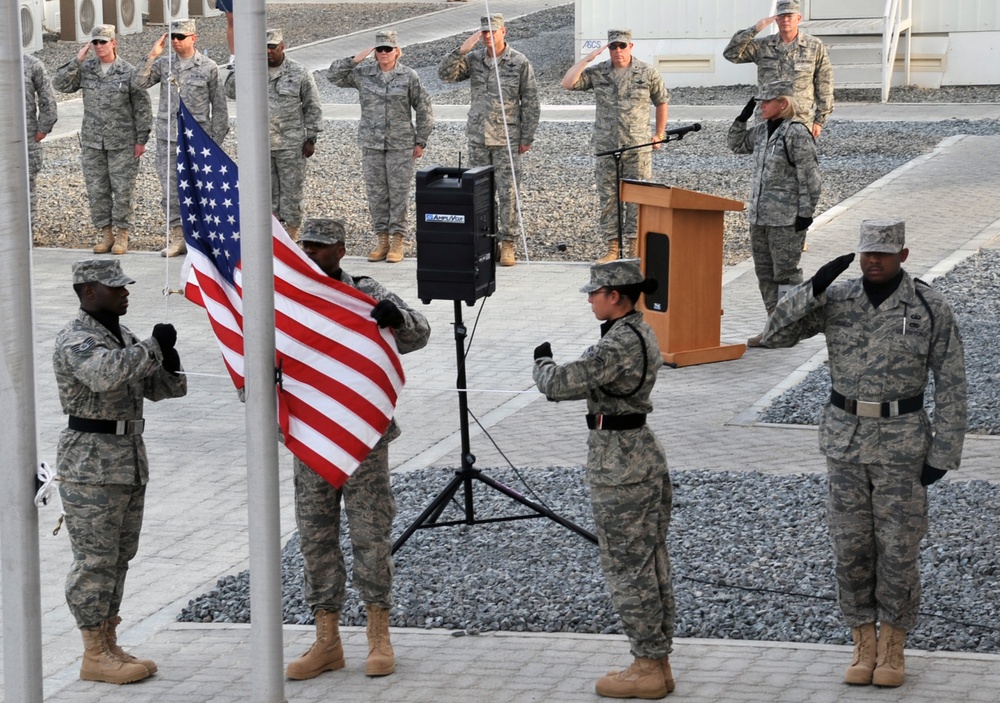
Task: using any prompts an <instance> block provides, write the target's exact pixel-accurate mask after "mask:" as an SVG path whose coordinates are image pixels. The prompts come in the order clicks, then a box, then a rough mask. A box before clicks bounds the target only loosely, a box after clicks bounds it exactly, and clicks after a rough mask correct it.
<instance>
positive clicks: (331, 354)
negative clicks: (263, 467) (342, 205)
mask: <svg viewBox="0 0 1000 703" xmlns="http://www.w3.org/2000/svg"><path fill="white" fill-rule="evenodd" d="M178 113H179V114H178V120H177V129H178V135H177V189H178V194H179V196H180V197H179V199H180V204H181V220H182V224H183V226H184V240H185V242H186V243H187V247H188V259H187V261H188V264H190V267H191V269H190V273H189V274H188V279H187V285H186V286H185V289H184V294H185V296H186V297H187V298H188V300H191V301H192V302H195V303H197V304H198V305H201V306H202V307H204V308H205V310H206V312H207V313H208V319H209V322H210V323H211V325H212V330H213V331H214V332H215V337H216V339H217V340H218V342H219V348H220V349H221V350H222V358H223V361H224V362H225V364H226V368H228V369H229V374H230V376H232V379H233V383H234V384H235V385H236V387H237V388H243V386H244V378H243V300H242V291H243V287H242V271H241V268H240V212H239V178H238V172H237V168H236V164H235V163H234V162H233V160H232V159H230V158H229V156H228V155H227V154H226V153H225V152H224V151H223V150H222V148H221V147H219V145H218V144H216V143H215V142H214V141H212V138H211V137H209V136H208V134H206V133H205V131H204V130H203V129H202V128H201V126H200V125H199V124H198V123H197V121H195V119H194V117H192V116H191V113H190V112H189V111H188V109H187V107H185V106H184V103H181V105H180V108H179V110H178ZM271 236H272V241H273V246H274V321H275V351H276V365H277V367H278V368H279V369H280V370H281V383H280V384H279V385H278V387H277V395H278V421H279V425H280V426H281V431H282V433H283V434H284V436H285V446H287V447H288V449H289V450H290V451H291V452H292V453H293V454H294V455H295V456H297V457H298V458H299V459H301V460H302V461H303V462H304V463H305V464H306V466H308V467H309V468H311V469H312V470H313V471H315V472H316V473H318V474H319V475H320V476H322V477H323V478H325V479H326V480H327V481H329V482H330V483H331V484H332V485H334V486H335V487H337V488H340V487H341V486H342V485H343V484H344V481H346V480H347V477H348V476H350V474H351V473H352V472H353V471H354V470H355V469H356V468H357V467H358V465H359V464H360V463H361V462H362V461H363V460H364V458H365V457H366V456H367V455H368V452H369V451H371V448H372V447H374V446H375V443H376V442H378V440H379V438H380V437H381V436H382V434H383V433H384V432H385V430H386V428H387V427H388V426H389V422H390V421H391V420H392V413H393V410H394V409H395V406H396V399H397V398H398V396H399V391H400V390H401V389H402V387H403V383H404V375H403V366H402V364H401V363H400V360H399V353H398V352H397V350H396V343H395V339H394V338H393V336H392V334H391V332H389V330H388V329H380V328H379V327H378V325H376V324H375V321H374V320H373V319H372V318H371V316H370V313H371V310H372V307H373V306H374V304H375V301H374V300H372V299H371V298H369V297H368V296H367V295H365V294H364V293H362V292H361V291H359V290H357V289H355V288H352V287H351V286H348V285H345V284H343V283H341V282H340V281H337V280H334V279H332V278H330V277H329V276H327V275H326V274H325V273H323V272H322V271H321V270H320V269H319V268H318V267H317V266H316V265H315V264H314V263H313V262H312V261H310V260H309V258H308V257H307V256H306V255H305V254H304V253H303V252H302V250H301V249H299V247H298V246H296V244H295V243H294V242H293V241H292V240H291V238H290V237H289V236H288V234H287V233H286V232H285V230H284V229H282V227H281V225H280V224H279V223H278V221H277V220H276V219H275V218H274V217H273V216H272V217H271Z"/></svg>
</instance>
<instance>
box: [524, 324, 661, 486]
mask: <svg viewBox="0 0 1000 703" xmlns="http://www.w3.org/2000/svg"><path fill="white" fill-rule="evenodd" d="M605 324H607V323H605ZM661 366H663V357H662V356H661V355H660V346H659V342H657V340H656V335H655V334H654V333H653V330H652V328H651V327H650V326H649V325H647V324H646V323H645V322H644V321H643V319H642V313H640V312H632V313H629V314H628V315H625V316H624V317H621V318H619V319H618V320H615V321H614V322H613V323H612V324H611V325H610V327H608V328H607V332H606V333H605V334H604V336H602V337H601V339H600V341H599V342H598V343H597V344H595V345H594V346H592V347H590V348H588V349H587V350H586V351H585V352H584V353H583V356H582V357H580V358H579V359H577V360H576V361H571V362H569V363H568V364H564V365H562V366H560V365H559V364H556V362H555V361H553V360H552V359H551V358H541V359H538V360H536V361H535V368H534V372H533V374H532V376H533V377H534V380H535V385H537V386H538V390H540V391H541V392H542V393H544V394H545V397H546V398H548V399H549V400H556V401H559V400H583V399H586V401H587V411H588V412H589V413H591V414H601V415H627V414H631V413H650V412H652V410H653V403H652V402H651V401H650V398H649V396H650V394H651V393H652V391H653V385H654V384H655V383H656V374H657V372H658V371H659V370H660V367H661ZM587 449H588V452H587V480H588V481H589V482H590V484H591V485H595V486H615V485H624V484H629V483H637V482H639V481H646V480H650V479H653V478H656V477H657V476H662V475H663V474H664V473H665V472H666V470H667V460H666V456H665V455H664V453H663V448H662V447H660V444H659V442H657V440H656V436H655V435H654V434H653V433H652V431H651V430H650V429H649V427H648V426H646V425H643V426H642V427H640V428H638V429H635V430H621V431H614V430H591V431H590V433H589V435H588V437H587Z"/></svg>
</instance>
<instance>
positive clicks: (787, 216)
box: [729, 119, 821, 313]
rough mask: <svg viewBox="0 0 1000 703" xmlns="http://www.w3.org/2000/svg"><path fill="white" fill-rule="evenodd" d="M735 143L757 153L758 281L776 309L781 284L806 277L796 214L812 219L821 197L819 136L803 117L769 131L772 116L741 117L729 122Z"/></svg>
mask: <svg viewBox="0 0 1000 703" xmlns="http://www.w3.org/2000/svg"><path fill="white" fill-rule="evenodd" d="M729 148H730V149H732V150H733V152H735V153H737V154H754V155H755V157H756V160H755V164H754V171H753V186H752V187H751V189H750V199H749V201H748V202H747V220H748V221H749V222H750V245H751V250H752V252H753V262H754V271H755V273H756V274H757V285H758V286H759V287H760V296H761V298H763V299H764V307H765V308H766V309H767V311H768V312H769V313H770V312H771V311H772V310H774V306H775V305H777V303H778V286H779V285H790V284H797V283H801V282H802V269H801V268H800V267H799V260H800V259H801V258H802V245H803V244H804V243H805V240H806V230H805V229H803V230H801V231H799V232H796V231H795V218H796V217H806V218H810V219H811V218H812V216H813V213H814V212H815V210H816V204H817V203H818V202H819V195H820V188H821V183H820V175H819V162H818V160H817V157H816V141H815V140H814V139H813V137H812V134H811V133H810V132H809V130H808V129H807V128H806V126H805V125H803V124H802V123H801V122H794V121H792V120H782V121H781V124H780V125H778V127H777V129H775V130H774V132H773V133H771V134H770V135H768V124H767V122H766V121H765V122H758V123H757V124H755V125H754V126H753V128H752V129H749V130H748V129H747V123H746V122H745V121H743V120H740V119H737V120H735V121H733V124H732V126H731V127H730V128H729Z"/></svg>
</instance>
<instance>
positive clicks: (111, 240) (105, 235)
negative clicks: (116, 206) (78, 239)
mask: <svg viewBox="0 0 1000 703" xmlns="http://www.w3.org/2000/svg"><path fill="white" fill-rule="evenodd" d="M114 244H115V235H114V232H112V231H111V225H107V226H105V227H101V241H100V242H98V243H97V244H96V245H94V253H95V254H107V253H108V252H109V251H111V247H113V246H114Z"/></svg>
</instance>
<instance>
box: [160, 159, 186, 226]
mask: <svg viewBox="0 0 1000 703" xmlns="http://www.w3.org/2000/svg"><path fill="white" fill-rule="evenodd" d="M156 173H157V174H158V175H159V177H160V207H162V208H163V216H164V217H165V218H166V220H167V224H168V225H170V226H171V227H178V226H180V224H181V204H180V202H179V201H178V200H177V142H168V141H167V140H166V139H157V140H156ZM168 205H169V208H170V209H169V214H168V210H167V206H168Z"/></svg>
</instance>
